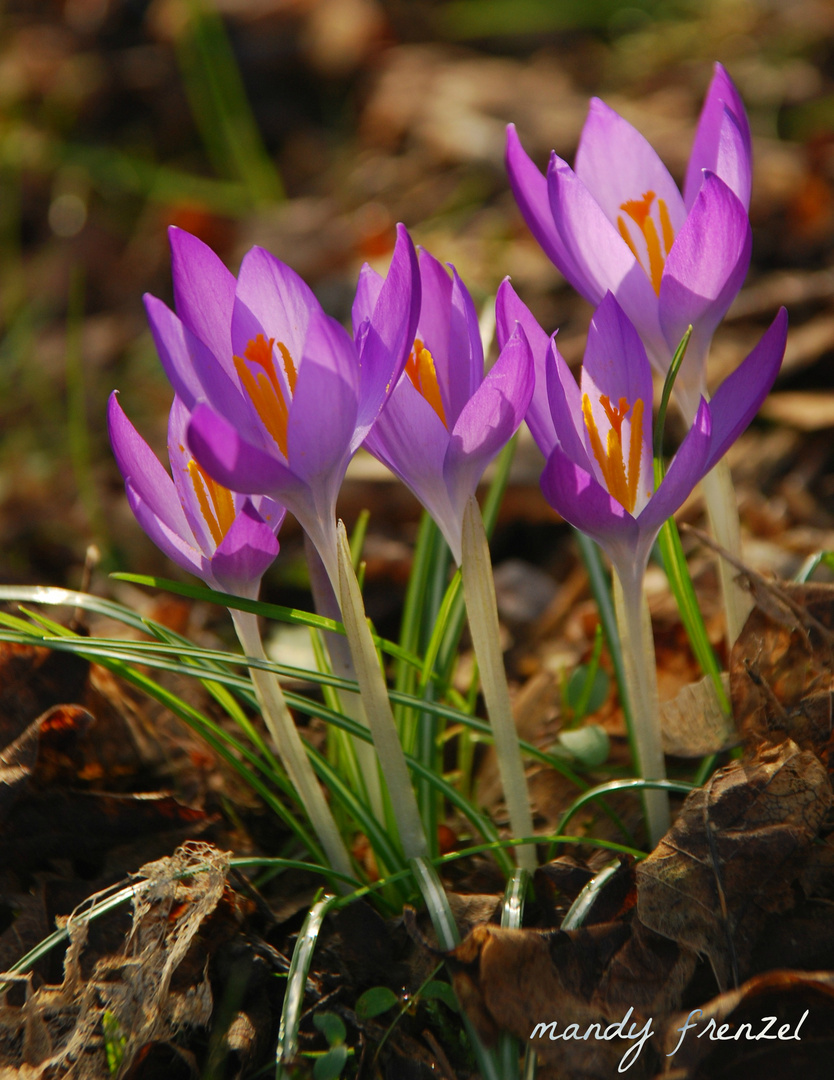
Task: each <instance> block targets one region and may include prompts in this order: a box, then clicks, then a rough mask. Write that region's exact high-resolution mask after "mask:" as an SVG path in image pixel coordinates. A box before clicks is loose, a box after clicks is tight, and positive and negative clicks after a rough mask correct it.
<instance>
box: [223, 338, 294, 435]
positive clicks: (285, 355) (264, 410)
mask: <svg viewBox="0 0 834 1080" xmlns="http://www.w3.org/2000/svg"><path fill="white" fill-rule="evenodd" d="M275 344H276V342H275V338H269V339H267V338H265V337H264V336H263V334H258V336H257V337H255V338H253V339H252V340H251V341H250V342H248V343H247V346H246V348H245V349H244V352H243V355H244V356H245V358H246V359H245V360H244V359H243V358H241V357H240V356H236V357H235V358H234V362H235V371H237V373H238V376H239V377H240V381H241V382H242V383H243V387H244V389H245V390H246V393H247V394H248V395H249V397H250V398H251V399H252V404H253V405H254V406H255V409H256V410H257V413H258V416H260V418H261V420H262V421H263V424H264V427H265V428H266V430H267V431H268V432H269V434H270V435H271V436H272V438H273V439H274V440H275V442H276V443H277V444H278V449H279V450H280V451H281V453H282V454H283V455H284V457H286V456H287V420H288V417H289V404H288V402H287V399H286V397H285V396H284V390H283V387H282V386H281V382H280V380H279V378H278V374H277V372H276V371H275V358H274V353H273V351H272V346H273V345H275ZM277 348H278V351H279V352H280V354H281V359H282V360H283V361H284V375H285V377H286V380H287V386H288V388H289V392H290V395H292V394H293V393H294V392H295V383H296V379H297V378H298V373H297V371H296V368H295V364H294V363H293V359H292V357H291V356H290V351H289V349H288V348H287V346H286V345H285V344H284V343H283V342H282V341H279V342H277ZM247 360H248V361H249V363H248V364H247V362H246V361H247ZM250 365H255V366H256V367H258V368H260V369H261V370H260V371H253V370H252V368H251V367H250Z"/></svg>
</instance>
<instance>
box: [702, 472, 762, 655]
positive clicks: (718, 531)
mask: <svg viewBox="0 0 834 1080" xmlns="http://www.w3.org/2000/svg"><path fill="white" fill-rule="evenodd" d="M701 486H702V489H703V492H704V499H705V501H706V504H707V515H708V516H709V523H710V529H711V530H712V535H713V536H714V537H715V540H716V541H717V543H719V544H720V545H721V547H723V548H725V549H726V550H727V551H728V552H729V553H730V554H731V555H735V557H736V558H737V559H740V558H741V528H740V525H739V519H738V502H737V499H736V492H735V488H734V487H733V478H732V475H731V473H730V466H729V464H728V463H727V459H726V458H722V459H721V460H720V461H719V462H718V464H717V465H716V466H715V467H714V468H713V469H712V470H711V471H710V472H708V473H707V475H706V476H705V477H704V478H703V480H702V481H701ZM718 573H719V577H720V580H721V591H722V593H723V596H724V611H725V613H726V618H727V653H728V655H729V651H730V649H731V648H732V647H733V645H734V644H735V642H736V639H737V638H738V636H739V634H740V633H741V631H742V629H743V627H744V623H745V621H746V619H747V616H748V615H749V614H750V608H751V606H752V601H751V599H750V596H749V595H748V593H746V592H745V591H744V589H742V588H741V586H740V585H738V583H737V582H736V580H735V576H736V570H735V568H734V567H732V566H731V565H730V564H729V563H728V562H727V560H726V559H722V558H720V557H719V559H718Z"/></svg>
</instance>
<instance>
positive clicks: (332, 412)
mask: <svg viewBox="0 0 834 1080" xmlns="http://www.w3.org/2000/svg"><path fill="white" fill-rule="evenodd" d="M170 239H171V248H172V255H173V281H174V298H175V305H176V314H175V313H174V312H173V311H171V310H170V309H169V308H168V307H167V306H166V305H165V304H164V303H162V301H160V300H157V299H156V298H154V297H146V309H147V312H148V318H149V320H150V324H151V330H152V332H153V336H154V340H155V343H156V346H157V350H158V352H159V356H160V359H161V361H162V364H163V366H164V368H165V370H166V373H167V374H168V377H169V378H170V380H171V382H172V384H173V386H174V388H175V390H176V392H177V394H178V395H179V397H180V398H181V399H182V401H183V402H184V404H185V406H186V407H187V408H188V409H189V410H191V413H192V419H191V423H190V425H189V428H188V445H189V446H190V447H191V449H192V450H193V453H194V456H195V457H196V459H197V460H198V461H199V462H200V465H201V467H202V468H203V469H204V470H205V472H206V473H207V474H208V475H210V476H211V477H212V478H213V479H214V480H216V481H217V482H218V483H221V484H223V485H225V486H226V487H228V488H230V489H232V490H235V491H243V492H247V493H259V494H267V495H269V496H271V497H273V498H275V499H277V500H280V501H281V503H283V504H284V505H286V506H287V508H288V509H290V510H291V511H292V512H293V514H294V515H295V516H296V517H297V518H298V520H299V522H300V523H301V525H302V527H303V528H304V529H305V531H306V532H307V533H308V534H309V536H310V538H311V540H312V541H313V543H314V544H315V545H316V547H317V549H318V550H319V553H320V555H321V557H322V559H323V561H324V563H325V566H326V567H327V569H328V573H329V574H330V576H331V579H332V580H334V581H336V579H337V577H338V572H337V569H336V534H335V527H336V521H335V504H336V496H337V494H338V491H339V487H340V486H341V483H342V480H343V478H344V474H345V470H346V469H347V465H348V462H349V460H350V458H351V456H352V455H353V453H354V452H355V451H356V449H357V447H358V446H359V445H360V443H361V442H362V440H363V439H364V438H365V436H366V435H367V433H368V431H369V430H370V428H371V427H372V425H373V423H374V421H375V420H376V418H377V415H378V414H379V411H380V409H381V408H382V406H383V404H384V403H385V400H386V398H387V396H388V393H389V390H390V388H391V386H392V385H393V384H394V383H395V382H396V380H397V378H398V377H399V374H400V372H401V370H402V367H403V364H404V363H405V359H406V357H407V355H408V350H409V348H410V346H411V343H412V341H413V340H414V332H415V327H416V321H417V313H418V311H419V288H415V284H416V278H417V258H416V254H415V252H414V247H413V245H412V243H411V239H410V237H409V236H408V233H407V232H406V230H405V229H404V228H403V227H402V226H399V227H398V237H397V243H396V247H395V250H394V254H393V258H392V261H391V267H390V269H389V272H388V275H387V277H386V278H385V279H384V281H381V282H380V285H379V288H378V289H377V290H376V295H375V297H374V302H373V304H372V305H370V306H369V308H368V311H367V315H366V318H365V319H364V320H363V322H362V323H361V325H359V326H358V327H357V333H356V341H355V342H354V340H352V339H351V337H350V335H349V334H348V333H347V332H346V331H345V330H344V329H343V328H342V326H340V324H339V323H338V322H336V321H335V320H334V319H332V318H330V317H329V316H327V315H326V314H325V313H324V311H323V310H322V308H321V305H320V304H319V302H318V300H317V299H316V297H315V296H314V294H313V292H312V291H311V289H310V288H309V286H308V285H307V284H306V283H305V282H304V281H303V280H302V279H301V278H300V277H299V276H298V275H297V274H296V273H295V272H294V271H293V270H292V269H290V267H288V266H287V265H286V264H285V263H283V262H281V261H280V260H279V259H276V258H275V257H274V256H272V255H270V254H269V253H268V252H267V251H264V250H263V249H262V248H258V247H255V248H252V250H251V251H249V252H248V253H247V254H246V256H245V257H244V259H243V262H242V264H241V267H240V272H239V274H238V277H237V279H235V277H234V276H233V275H232V274H231V273H230V272H229V271H228V270H227V269H226V267H225V266H224V265H223V263H222V262H221V261H220V259H218V257H217V256H216V255H215V254H214V253H213V252H212V251H211V250H210V249H209V248H208V247H206V245H205V244H203V243H202V242H201V241H200V240H198V239H197V238H196V237H194V236H191V235H189V234H188V233H186V232H183V231H182V230H179V229H172V230H171V233H170Z"/></svg>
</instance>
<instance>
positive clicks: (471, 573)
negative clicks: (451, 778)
mask: <svg viewBox="0 0 834 1080" xmlns="http://www.w3.org/2000/svg"><path fill="white" fill-rule="evenodd" d="M461 577H462V578H463V595H464V600H465V601H466V612H467V615H468V618H469V632H470V634H471V635H472V644H473V647H474V649H475V657H476V659H477V661H478V670H479V671H480V675H481V687H482V689H483V693H484V700H485V702H486V708H487V714H488V715H489V721H490V725H491V726H492V734H493V738H494V739H495V753H496V757H497V759H498V772H499V774H500V776H501V784H502V785H503V788H504V798H505V799H506V802H507V813H508V815H509V819H510V829H511V831H512V833H513V835H514V836H532V835H533V815H532V813H531V810H530V796H529V793H528V790H527V779H526V777H525V775H524V764H523V762H522V759H521V751H520V749H519V745H518V731H517V730H516V726H515V719H514V718H513V711H512V706H511V705H510V694H509V690H508V688H507V674H506V670H505V668H504V658H503V655H502V653H501V644H500V639H499V629H498V607H497V604H496V601H495V583H494V581H493V577H492V563H491V561H490V556H489V545H488V543H487V537H486V531H485V529H484V522H483V518H482V517H481V509H480V507H479V506H478V502H477V499H476V498H475V497H474V495H473V496H472V497H471V498H470V500H469V502H468V504H467V506H466V510H465V511H464V515H463V534H462V540H461ZM517 860H518V865H519V866H520V867H522V868H523V869H525V870H529V871H531V872H532V871H534V870H535V869H536V849H535V848H534V847H533V846H531V845H524V846H521V847H519V848H517Z"/></svg>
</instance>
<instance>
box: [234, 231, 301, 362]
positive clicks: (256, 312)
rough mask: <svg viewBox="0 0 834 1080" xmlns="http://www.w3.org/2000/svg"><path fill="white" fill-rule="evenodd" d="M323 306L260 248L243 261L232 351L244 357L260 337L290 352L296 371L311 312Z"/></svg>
mask: <svg viewBox="0 0 834 1080" xmlns="http://www.w3.org/2000/svg"><path fill="white" fill-rule="evenodd" d="M320 307H321V305H320V304H319V302H318V300H317V299H316V297H315V295H314V293H313V290H312V289H311V288H310V286H309V285H308V284H307V283H306V282H305V281H304V280H303V279H302V278H300V277H299V276H298V274H296V272H295V271H294V270H292V269H291V268H290V267H289V266H287V265H286V263H283V262H281V260H280V259H276V258H275V256H274V255H271V254H270V253H269V252H268V251H265V250H264V249H263V248H261V247H253V248H252V249H251V250H250V251H247V253H246V254H245V255H244V257H243V262H242V263H241V264H240V273H239V274H238V279H237V289H236V293H235V306H234V311H233V314H232V331H231V332H232V350H233V352H234V355H235V356H243V355H244V354H245V352H246V347H247V345H248V343H249V342H250V341H252V340H253V339H254V338H255V337H256V336H257V335H258V334H263V335H264V336H265V337H267V338H275V340H276V342H277V341H280V342H281V343H282V344H283V345H285V346H286V348H287V349H288V350H289V354H290V356H291V357H292V359H293V362H294V363H295V365H296V367H297V366H298V364H299V361H300V359H301V354H302V352H303V349H304V339H305V337H306V334H307V322H308V320H309V318H310V312H311V311H313V310H314V309H319V308H320Z"/></svg>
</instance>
